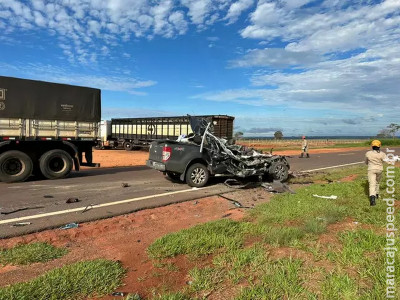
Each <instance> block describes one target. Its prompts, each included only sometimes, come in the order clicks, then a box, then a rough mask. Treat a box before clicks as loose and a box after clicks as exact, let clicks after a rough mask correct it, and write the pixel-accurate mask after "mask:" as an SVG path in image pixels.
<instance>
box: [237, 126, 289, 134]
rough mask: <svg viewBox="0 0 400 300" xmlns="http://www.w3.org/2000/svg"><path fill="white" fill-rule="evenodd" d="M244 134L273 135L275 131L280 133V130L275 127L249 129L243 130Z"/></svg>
mask: <svg viewBox="0 0 400 300" xmlns="http://www.w3.org/2000/svg"><path fill="white" fill-rule="evenodd" d="M244 131H245V133H256V134H268V133H273V132H275V131H282V128H277V127H266V128H260V127H256V128H250V129H245V130H244Z"/></svg>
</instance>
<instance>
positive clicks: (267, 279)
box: [236, 258, 316, 300]
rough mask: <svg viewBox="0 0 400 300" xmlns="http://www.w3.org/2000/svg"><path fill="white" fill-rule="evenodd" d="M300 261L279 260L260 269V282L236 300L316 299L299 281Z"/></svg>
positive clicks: (245, 290) (243, 291)
mask: <svg viewBox="0 0 400 300" xmlns="http://www.w3.org/2000/svg"><path fill="white" fill-rule="evenodd" d="M301 267H302V261H300V260H296V259H290V258H285V259H280V260H277V261H274V262H271V263H269V264H266V265H264V266H263V267H262V268H261V272H262V273H263V275H262V276H261V278H260V282H259V283H256V284H253V285H252V286H250V287H247V288H244V289H243V290H242V292H241V293H240V295H239V296H238V297H237V298H236V299H237V300H258V299H260V300H261V299H271V300H272V299H276V300H278V299H316V297H315V296H314V295H312V293H310V292H309V291H307V290H306V289H305V288H304V286H303V281H302V279H300V276H299V273H300V271H301Z"/></svg>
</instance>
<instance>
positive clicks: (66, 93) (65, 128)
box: [0, 76, 101, 182]
mask: <svg viewBox="0 0 400 300" xmlns="http://www.w3.org/2000/svg"><path fill="white" fill-rule="evenodd" d="M100 118H101V91H100V90H99V89H94V88H88V87H81V86H73V85H66V84H58V83H51V82H44V81H36V80H27V79H19V78H13V77H4V76H0V181H3V182H17V181H24V180H26V179H27V178H28V177H29V176H31V174H37V175H40V174H41V175H43V176H44V177H45V178H48V179H58V178H63V177H66V176H68V175H69V173H70V172H71V170H72V169H73V168H74V169H75V170H76V171H78V170H79V168H80V166H91V167H93V166H98V164H94V163H93V162H92V147H93V146H95V144H96V143H97V139H98V132H99V129H98V124H99V122H100ZM83 153H84V154H85V161H83Z"/></svg>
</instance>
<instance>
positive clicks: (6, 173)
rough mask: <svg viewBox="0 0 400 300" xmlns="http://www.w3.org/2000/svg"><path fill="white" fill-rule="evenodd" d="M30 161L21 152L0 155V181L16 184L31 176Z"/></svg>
mask: <svg viewBox="0 0 400 300" xmlns="http://www.w3.org/2000/svg"><path fill="white" fill-rule="evenodd" d="M32 170H33V163H32V159H31V158H30V157H29V156H28V155H27V154H25V153H23V152H21V151H16V150H12V151H7V152H4V153H3V154H1V155H0V181H3V182H18V181H24V180H26V179H27V178H28V177H29V176H31V174H32Z"/></svg>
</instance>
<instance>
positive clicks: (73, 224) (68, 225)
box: [60, 223, 79, 230]
mask: <svg viewBox="0 0 400 300" xmlns="http://www.w3.org/2000/svg"><path fill="white" fill-rule="evenodd" d="M78 227H79V224H78V223H69V224H67V225H64V226H61V227H60V229H62V230H66V229H72V228H78Z"/></svg>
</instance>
